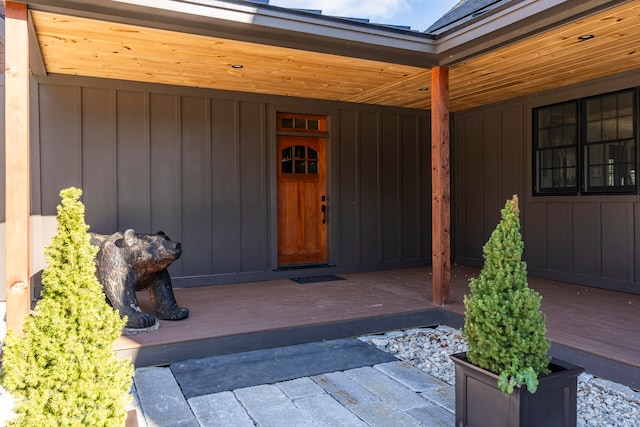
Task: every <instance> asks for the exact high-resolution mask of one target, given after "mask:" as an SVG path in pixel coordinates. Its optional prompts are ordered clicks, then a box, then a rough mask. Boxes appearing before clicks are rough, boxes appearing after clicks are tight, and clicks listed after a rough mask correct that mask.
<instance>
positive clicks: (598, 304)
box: [114, 265, 640, 384]
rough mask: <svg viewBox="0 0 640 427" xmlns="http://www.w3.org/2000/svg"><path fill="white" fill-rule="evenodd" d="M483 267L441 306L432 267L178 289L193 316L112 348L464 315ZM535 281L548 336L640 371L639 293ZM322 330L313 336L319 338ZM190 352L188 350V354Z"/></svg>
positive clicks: (457, 271) (126, 350)
mask: <svg viewBox="0 0 640 427" xmlns="http://www.w3.org/2000/svg"><path fill="white" fill-rule="evenodd" d="M478 273H479V270H477V269H473V268H468V267H461V266H457V265H455V266H453V267H452V274H451V300H452V303H451V305H448V306H443V307H440V306H436V305H434V304H433V303H431V295H432V292H431V269H430V268H409V269H398V270H387V271H376V272H367V273H353V274H339V276H341V277H344V278H345V279H346V280H341V281H330V282H320V283H311V284H298V283H295V282H293V281H291V280H288V279H279V280H272V281H264V282H250V283H239V284H228V285H215V286H203V287H195V288H184V289H176V290H175V294H176V299H177V300H178V303H179V304H180V305H181V306H184V307H187V308H189V309H190V310H191V314H190V316H189V318H188V319H184V320H181V321H176V322H170V321H160V328H159V329H158V330H156V331H153V332H149V333H142V334H138V335H134V336H122V337H120V338H119V339H118V340H117V341H116V343H115V344H114V348H115V350H116V351H117V352H121V353H122V354H132V353H133V354H135V352H136V351H139V350H141V349H145V348H158V349H160V350H158V351H165V350H164V349H166V347H167V346H181V345H183V346H184V347H185V349H193V348H194V347H193V345H194V344H193V343H194V342H205V340H215V339H216V338H230V337H240V338H238V339H240V340H242V339H243V338H242V337H243V336H244V337H246V339H255V337H256V336H259V337H261V336H262V335H256V334H262V333H265V334H269V333H272V332H273V331H285V330H294V329H295V328H305V327H307V328H313V327H318V326H319V325H320V326H321V325H326V327H327V328H332V327H334V326H335V325H342V324H344V323H346V322H360V323H361V324H367V323H368V322H370V321H373V319H376V318H384V317H385V316H394V315H400V316H402V315H408V316H410V315H412V314H413V313H425V312H429V311H434V312H435V311H439V312H442V311H443V310H444V311H446V312H449V313H452V315H453V316H458V317H459V318H460V319H461V318H462V315H463V314H464V304H463V296H464V295H465V294H466V293H468V281H469V278H471V277H473V276H475V275H477V274H478ZM529 285H530V287H532V288H533V289H535V290H537V291H538V292H539V293H540V294H541V295H542V297H543V300H542V310H543V312H544V313H545V315H546V319H547V336H548V338H549V339H550V340H551V341H552V342H554V343H557V344H559V345H561V346H563V348H569V349H572V350H575V351H576V352H586V353H588V354H589V355H594V356H595V357H598V358H601V359H602V360H604V361H605V362H604V364H606V363H607V362H606V361H607V360H608V361H611V363H614V364H617V363H619V364H622V365H624V366H626V367H629V368H630V369H631V371H630V372H631V374H632V375H635V376H636V377H640V351H638V350H639V349H640V328H638V327H637V322H638V319H640V295H635V294H627V293H622V292H615V291H607V290H603V289H597V288H590V287H586V286H579V285H573V284H568V283H563V282H555V281H549V280H541V279H537V278H529ZM138 297H139V299H140V305H141V308H142V309H143V310H144V311H150V306H149V302H148V299H147V297H146V295H145V294H144V293H138ZM415 319H416V318H415V317H413V318H412V321H414V322H415ZM430 319H432V318H430ZM408 326H418V325H408ZM423 326H429V325H423ZM378 332H383V331H378ZM300 333H302V334H304V333H305V332H300ZM319 333H320V335H317V334H315V335H313V337H314V338H318V337H320V338H321V337H322V335H321V334H322V332H319ZM259 345H268V344H265V343H264V342H260V343H259ZM150 351H153V350H150ZM189 351H190V350H185V352H186V353H185V354H184V358H185V359H186V358H189V356H190V353H189ZM599 363H600V364H602V363H603V362H602V361H601V362H599ZM616 366H618V365H616ZM632 384H640V378H634V379H633V381H632Z"/></svg>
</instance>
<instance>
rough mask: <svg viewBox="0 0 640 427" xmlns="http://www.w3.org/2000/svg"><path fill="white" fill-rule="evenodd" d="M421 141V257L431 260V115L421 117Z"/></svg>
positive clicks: (419, 148)
mask: <svg viewBox="0 0 640 427" xmlns="http://www.w3.org/2000/svg"><path fill="white" fill-rule="evenodd" d="M420 141H421V144H420V146H419V147H418V151H419V153H418V154H419V157H420V168H419V169H420V170H419V172H418V175H419V176H421V177H422V181H421V183H420V188H419V190H418V191H419V193H420V200H421V205H420V213H419V215H420V216H419V217H420V232H419V233H416V234H419V235H420V238H421V242H420V248H421V249H420V257H421V258H422V259H424V260H429V261H431V248H432V246H431V217H432V213H431V117H421V118H420Z"/></svg>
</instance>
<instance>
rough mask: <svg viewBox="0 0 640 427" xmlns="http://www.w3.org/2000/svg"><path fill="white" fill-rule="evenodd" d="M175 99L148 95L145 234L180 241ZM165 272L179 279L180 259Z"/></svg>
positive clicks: (178, 161) (178, 128) (176, 104)
mask: <svg viewBox="0 0 640 427" xmlns="http://www.w3.org/2000/svg"><path fill="white" fill-rule="evenodd" d="M178 102H179V97H177V96H175V95H162V94H150V95H149V141H150V156H151V161H150V168H151V183H150V186H151V188H150V191H151V196H150V197H151V200H150V205H151V212H150V215H151V218H150V224H151V225H150V230H149V232H151V233H155V232H157V231H163V232H165V233H166V234H167V235H168V236H169V237H170V238H171V239H173V240H176V241H179V242H181V241H182V220H181V206H180V185H181V180H180V138H179V130H180V126H179V115H178V113H179V111H180V110H179V108H178ZM169 268H170V270H169V272H170V273H171V274H174V275H179V274H180V271H181V268H182V258H180V259H179V260H177V261H175V262H173V263H172V264H171V266H170V267H169Z"/></svg>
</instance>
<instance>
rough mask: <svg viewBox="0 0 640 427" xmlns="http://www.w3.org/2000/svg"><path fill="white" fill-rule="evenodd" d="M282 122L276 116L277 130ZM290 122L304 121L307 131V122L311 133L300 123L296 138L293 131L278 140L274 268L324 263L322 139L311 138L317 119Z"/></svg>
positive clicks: (296, 117) (325, 204) (325, 199)
mask: <svg viewBox="0 0 640 427" xmlns="http://www.w3.org/2000/svg"><path fill="white" fill-rule="evenodd" d="M283 117H284V118H291V117H290V116H283ZM282 119H283V118H282V117H280V116H279V130H283V129H282V127H281V125H282V123H283V121H282ZM291 119H292V120H294V122H293V123H296V122H295V121H296V120H298V121H299V120H304V122H305V126H307V127H308V122H309V121H311V123H313V125H312V128H314V129H304V130H303V129H302V126H303V125H302V123H300V124H298V125H297V126H298V129H297V130H298V131H300V134H299V135H296V134H295V131H296V129H295V128H294V129H292V131H291V132H286V133H287V134H286V135H282V134H281V135H279V136H278V265H280V266H291V265H301V264H320V263H325V262H326V261H327V196H326V164H325V157H326V138H324V137H316V136H313V132H318V131H320V129H322V128H320V129H317V128H316V121H317V120H318V118H315V117H313V118H311V119H309V118H305V117H303V116H302V117H301V116H295V117H293V118H291ZM322 120H325V119H324V118H322ZM285 123H288V122H285ZM324 129H326V127H325V128H324ZM284 130H285V131H286V127H285V129H284ZM309 130H311V132H309ZM324 132H326V131H324Z"/></svg>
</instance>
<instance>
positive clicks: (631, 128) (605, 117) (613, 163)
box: [533, 90, 637, 195]
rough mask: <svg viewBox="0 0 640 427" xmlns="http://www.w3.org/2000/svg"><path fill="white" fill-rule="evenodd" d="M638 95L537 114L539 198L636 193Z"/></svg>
mask: <svg viewBox="0 0 640 427" xmlns="http://www.w3.org/2000/svg"><path fill="white" fill-rule="evenodd" d="M636 105H637V96H636V91H635V90H625V91H621V92H616V93H610V94H605V95H599V96H594V97H590V98H584V99H580V100H574V101H569V102H564V103H561V104H555V105H550V106H545V107H540V108H536V109H534V110H533V126H534V137H533V139H534V144H533V150H534V194H538V195H544V194H581V193H584V194H588V193H597V194H602V193H635V192H636V191H637V186H636V170H637V149H636V145H637V138H636V134H637V132H636V127H637V125H636V123H637V108H636Z"/></svg>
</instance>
